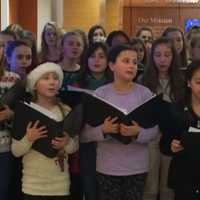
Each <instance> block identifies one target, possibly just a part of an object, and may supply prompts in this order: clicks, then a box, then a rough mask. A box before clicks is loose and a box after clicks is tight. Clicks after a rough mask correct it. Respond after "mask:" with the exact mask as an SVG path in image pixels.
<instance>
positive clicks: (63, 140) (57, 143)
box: [51, 134, 69, 150]
mask: <svg viewBox="0 0 200 200" xmlns="http://www.w3.org/2000/svg"><path fill="white" fill-rule="evenodd" d="M68 142H69V135H68V134H65V136H63V137H55V138H54V139H53V140H51V144H52V146H53V148H54V149H58V150H59V149H63V148H64V146H65V145H66V144H67V143H68Z"/></svg>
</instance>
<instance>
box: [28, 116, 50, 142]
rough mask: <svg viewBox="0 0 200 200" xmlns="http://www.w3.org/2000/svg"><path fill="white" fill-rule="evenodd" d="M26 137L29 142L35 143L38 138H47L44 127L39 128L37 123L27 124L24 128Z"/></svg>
mask: <svg viewBox="0 0 200 200" xmlns="http://www.w3.org/2000/svg"><path fill="white" fill-rule="evenodd" d="M26 137H27V138H28V140H29V141H30V142H35V141H36V140H38V139H40V138H44V137H47V129H46V127H45V126H39V121H38V120H37V121H36V122H35V123H33V122H29V123H28V125H27V127H26Z"/></svg>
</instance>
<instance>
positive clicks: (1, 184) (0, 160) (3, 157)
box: [0, 152, 12, 200]
mask: <svg viewBox="0 0 200 200" xmlns="http://www.w3.org/2000/svg"><path fill="white" fill-rule="evenodd" d="M11 176H12V156H11V153H10V152H6V153H0V199H1V200H8V194H9V192H10V191H9V186H10V183H11Z"/></svg>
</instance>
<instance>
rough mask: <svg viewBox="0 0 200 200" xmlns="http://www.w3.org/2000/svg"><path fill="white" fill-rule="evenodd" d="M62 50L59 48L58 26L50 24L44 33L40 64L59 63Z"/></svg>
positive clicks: (46, 26)
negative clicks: (46, 62)
mask: <svg viewBox="0 0 200 200" xmlns="http://www.w3.org/2000/svg"><path fill="white" fill-rule="evenodd" d="M60 56H61V50H60V47H59V34H58V29H57V27H56V24H55V23H53V22H48V23H47V24H46V25H45V26H44V29H43V31H42V41H41V52H40V55H39V57H40V62H41V63H43V62H45V61H50V62H55V63H57V62H59V61H60Z"/></svg>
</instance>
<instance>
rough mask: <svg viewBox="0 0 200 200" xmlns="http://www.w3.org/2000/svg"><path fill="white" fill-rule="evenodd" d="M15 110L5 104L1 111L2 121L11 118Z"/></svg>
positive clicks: (0, 118)
mask: <svg viewBox="0 0 200 200" xmlns="http://www.w3.org/2000/svg"><path fill="white" fill-rule="evenodd" d="M12 115H13V111H12V110H11V109H10V108H9V107H8V106H7V105H4V106H3V110H1V111H0V121H5V120H8V119H10V118H11V116H12Z"/></svg>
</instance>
